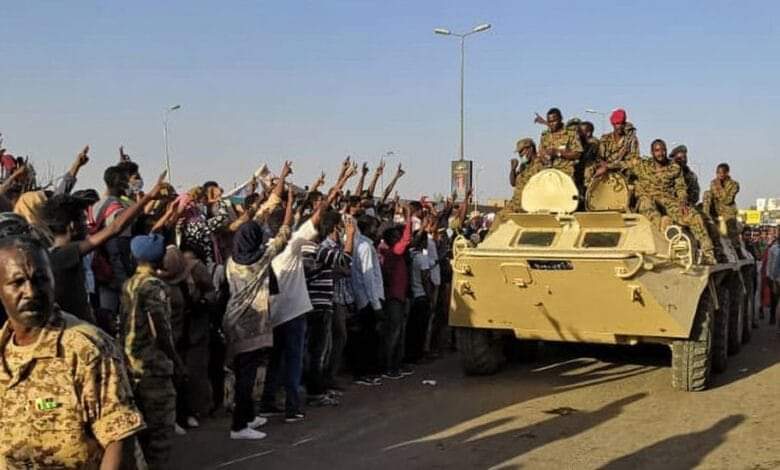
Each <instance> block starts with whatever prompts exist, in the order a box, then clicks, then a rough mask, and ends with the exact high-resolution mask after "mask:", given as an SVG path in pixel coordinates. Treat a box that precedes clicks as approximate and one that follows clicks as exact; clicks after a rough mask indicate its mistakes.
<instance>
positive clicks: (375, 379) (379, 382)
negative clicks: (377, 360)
mask: <svg viewBox="0 0 780 470" xmlns="http://www.w3.org/2000/svg"><path fill="white" fill-rule="evenodd" d="M368 379H369V380H370V381H372V382H374V385H382V377H380V376H378V375H372V376H370V377H369V378H368Z"/></svg>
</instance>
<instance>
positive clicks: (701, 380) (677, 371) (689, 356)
mask: <svg viewBox="0 0 780 470" xmlns="http://www.w3.org/2000/svg"><path fill="white" fill-rule="evenodd" d="M714 317H715V315H714V309H713V305H712V299H711V298H710V295H709V292H706V291H705V292H704V294H703V295H702V296H701V299H699V305H698V307H697V308H696V317H695V318H694V322H693V328H692V331H691V336H690V338H689V339H686V340H676V341H674V342H673V343H672V387H674V388H675V389H676V390H680V391H683V392H699V391H702V390H705V389H706V388H707V386H708V385H709V383H710V375H711V369H712V345H713V336H714V335H713V325H714Z"/></svg>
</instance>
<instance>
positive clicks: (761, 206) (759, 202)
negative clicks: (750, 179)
mask: <svg viewBox="0 0 780 470" xmlns="http://www.w3.org/2000/svg"><path fill="white" fill-rule="evenodd" d="M756 210H759V211H762V212H763V211H765V210H766V198H759V199H756Z"/></svg>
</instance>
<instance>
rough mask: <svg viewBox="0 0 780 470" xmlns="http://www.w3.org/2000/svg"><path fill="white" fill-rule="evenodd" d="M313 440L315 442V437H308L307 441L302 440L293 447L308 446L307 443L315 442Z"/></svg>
mask: <svg viewBox="0 0 780 470" xmlns="http://www.w3.org/2000/svg"><path fill="white" fill-rule="evenodd" d="M313 440H314V438H313V437H307V438H305V439H301V440H300V441H298V442H295V443H293V445H292V447H298V446H299V445H301V444H306V443H307V442H309V441H313Z"/></svg>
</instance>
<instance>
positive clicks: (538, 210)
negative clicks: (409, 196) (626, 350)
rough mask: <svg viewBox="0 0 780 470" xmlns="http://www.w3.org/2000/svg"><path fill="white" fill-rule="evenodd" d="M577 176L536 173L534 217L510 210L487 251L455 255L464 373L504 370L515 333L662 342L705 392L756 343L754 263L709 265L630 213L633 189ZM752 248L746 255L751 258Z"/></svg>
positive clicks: (673, 229) (682, 237) (460, 246)
mask: <svg viewBox="0 0 780 470" xmlns="http://www.w3.org/2000/svg"><path fill="white" fill-rule="evenodd" d="M585 199H586V203H585V206H586V207H587V211H585V212H576V209H577V207H578V204H579V197H578V192H577V188H576V187H575V185H574V183H573V181H572V180H571V178H569V177H568V176H567V175H566V174H564V173H562V172H560V171H557V170H554V169H547V170H543V171H541V172H540V173H538V174H536V175H534V176H533V177H532V178H531V179H530V181H529V182H528V184H527V185H526V187H525V189H524V191H523V195H522V201H521V202H522V206H523V209H524V210H525V211H526V212H524V213H512V214H502V216H501V217H500V220H497V221H496V224H497V225H496V226H495V227H494V228H493V229H492V230H491V232H490V233H489V234H488V235H487V237H486V238H485V240H484V241H483V242H482V243H480V244H479V245H478V246H473V245H472V244H471V243H469V242H468V241H467V240H465V239H463V238H459V239H458V240H456V242H455V246H454V249H453V270H454V272H455V277H454V279H453V295H452V305H451V313H450V325H452V326H453V327H456V331H457V335H458V336H457V338H458V348H459V350H460V353H461V357H462V363H463V368H464V370H465V371H466V372H467V373H471V374H488V373H493V372H495V371H497V370H498V369H499V368H500V366H501V364H502V363H503V360H504V357H503V351H504V348H503V345H504V344H505V342H506V341H505V340H506V338H507V337H509V338H518V339H521V340H543V341H566V342H583V343H607V344H629V345H634V344H638V343H662V344H667V345H669V346H670V348H671V350H672V385H673V387H675V388H676V389H679V390H685V391H697V390H703V389H705V388H706V387H707V385H708V383H709V381H710V374H711V371H715V372H720V371H723V370H724V369H725V368H726V362H727V359H728V355H729V354H734V353H736V352H738V351H739V349H740V346H741V344H742V343H743V342H745V341H747V340H749V338H750V332H751V327H752V325H751V323H752V322H751V320H752V319H751V318H750V317H751V314H749V313H748V312H752V306H751V305H752V304H751V299H752V298H753V295H752V292H753V290H754V282H753V279H754V277H753V273H754V261H753V260H752V259H748V260H738V259H737V256H736V254H735V252H734V250H733V249H732V248H731V246H730V244H729V243H728V241H726V240H725V238H721V239H720V240H715V243H718V242H720V243H721V245H723V249H724V252H725V253H726V256H727V257H728V259H729V262H727V263H721V264H717V265H714V266H704V265H700V264H698V262H697V260H698V253H697V251H698V250H697V247H696V246H695V243H694V242H693V241H692V237H691V236H690V235H689V234H687V233H686V232H685V231H684V230H682V229H681V228H680V227H678V226H674V225H670V226H668V227H667V228H666V230H665V231H663V232H662V231H660V230H659V229H658V228H656V227H655V226H654V225H653V224H652V223H651V222H650V220H649V219H647V218H646V217H644V216H642V215H640V214H635V213H630V212H629V211H628V207H629V186H628V185H627V184H626V181H625V179H623V177H622V176H621V175H620V174H609V175H608V176H607V177H606V178H605V179H602V180H600V181H598V182H596V183H594V185H592V187H591V188H589V190H588V194H587V195H586V198H585ZM743 251H744V250H743Z"/></svg>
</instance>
